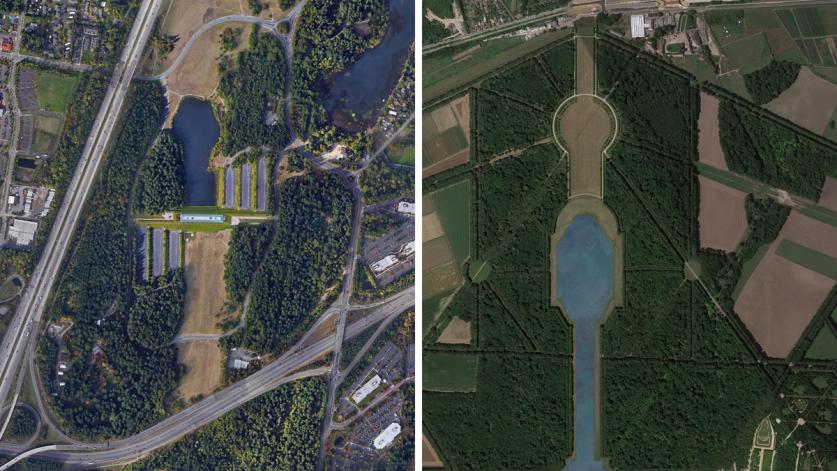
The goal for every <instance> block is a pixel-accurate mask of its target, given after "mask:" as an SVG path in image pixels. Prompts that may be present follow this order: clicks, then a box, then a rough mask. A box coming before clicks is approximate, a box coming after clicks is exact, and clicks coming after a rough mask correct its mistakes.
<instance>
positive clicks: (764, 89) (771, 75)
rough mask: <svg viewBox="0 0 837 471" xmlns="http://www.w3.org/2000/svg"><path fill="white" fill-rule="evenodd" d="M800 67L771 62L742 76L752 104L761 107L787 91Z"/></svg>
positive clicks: (795, 64) (784, 62)
mask: <svg viewBox="0 0 837 471" xmlns="http://www.w3.org/2000/svg"><path fill="white" fill-rule="evenodd" d="M801 67H802V66H800V65H799V64H797V63H795V62H787V61H771V62H770V64H768V65H767V66H766V67H764V68H762V69H759V70H757V71H755V72H751V73H749V74H746V75H745V76H744V84H745V85H746V86H747V90H748V91H749V92H750V96H751V97H752V98H753V102H755V103H758V104H760V105H763V104H765V103H767V102H769V101H770V100H772V99H774V98H776V97H777V96H779V95H780V94H781V93H782V92H784V91H785V90H787V89H788V88H789V87H790V86H791V85H793V82H795V81H796V77H797V75H799V69H800V68H801Z"/></svg>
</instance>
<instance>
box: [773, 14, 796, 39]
mask: <svg viewBox="0 0 837 471" xmlns="http://www.w3.org/2000/svg"><path fill="white" fill-rule="evenodd" d="M776 16H778V17H779V19H780V20H781V21H782V25H783V26H784V27H785V29H786V30H787V31H788V33H790V35H791V37H792V38H794V39H797V38H800V37H802V33H801V32H800V31H799V25H797V24H796V17H795V16H794V14H793V10H776Z"/></svg>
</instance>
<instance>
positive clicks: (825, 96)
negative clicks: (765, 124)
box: [764, 66, 837, 135]
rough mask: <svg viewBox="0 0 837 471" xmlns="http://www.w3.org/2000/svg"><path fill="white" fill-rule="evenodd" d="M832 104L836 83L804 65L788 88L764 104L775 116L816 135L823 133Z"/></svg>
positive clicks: (836, 101) (836, 103)
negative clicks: (821, 76)
mask: <svg viewBox="0 0 837 471" xmlns="http://www.w3.org/2000/svg"><path fill="white" fill-rule="evenodd" d="M835 106H837V85H835V84H833V83H831V82H829V81H827V80H825V79H823V78H820V77H819V76H817V75H816V74H814V72H813V71H811V69H810V68H809V67H804V66H803V67H802V68H801V69H800V70H799V77H797V78H796V81H795V82H794V83H793V85H791V86H790V88H788V89H787V90H785V91H784V92H782V94H781V95H779V96H778V97H776V98H775V99H774V100H773V101H771V102H770V103H768V104H766V105H764V107H765V108H767V109H768V110H770V111H772V112H774V113H776V114H778V115H779V116H781V117H783V118H786V119H788V120H790V121H793V122H794V123H796V124H798V125H800V126H802V127H803V128H805V129H808V130H810V131H812V132H815V133H817V134H820V135H821V134H823V133H825V130H826V127H827V126H828V122H829V121H830V120H831V115H832V113H833V112H834V107H835Z"/></svg>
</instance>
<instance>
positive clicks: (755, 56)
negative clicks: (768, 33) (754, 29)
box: [722, 33, 773, 75]
mask: <svg viewBox="0 0 837 471" xmlns="http://www.w3.org/2000/svg"><path fill="white" fill-rule="evenodd" d="M723 50H724V53H725V54H726V55H727V60H726V61H725V62H726V63H725V64H724V67H723V68H722V69H723V71H728V70H732V69H738V71H739V72H740V73H741V74H744V75H746V74H749V73H751V72H755V71H757V70H759V69H761V68H762V67H764V66H766V65H767V64H769V63H770V61H771V60H772V59H773V53H772V52H770V45H769V44H768V43H767V39H766V38H765V37H764V34H762V33H758V34H754V35H752V36H748V37H746V38H743V39H739V40H737V41H734V42H731V43H729V44H727V45H725V46H723Z"/></svg>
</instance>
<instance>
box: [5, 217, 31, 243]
mask: <svg viewBox="0 0 837 471" xmlns="http://www.w3.org/2000/svg"><path fill="white" fill-rule="evenodd" d="M37 232H38V223H37V222H33V221H24V220H23V219H15V220H13V221H12V223H11V224H10V225H9V238H10V239H12V240H13V241H14V243H15V244H17V245H19V246H23V247H28V246H29V245H30V244H31V243H32V240H33V239H34V238H35V234H36V233H37Z"/></svg>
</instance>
